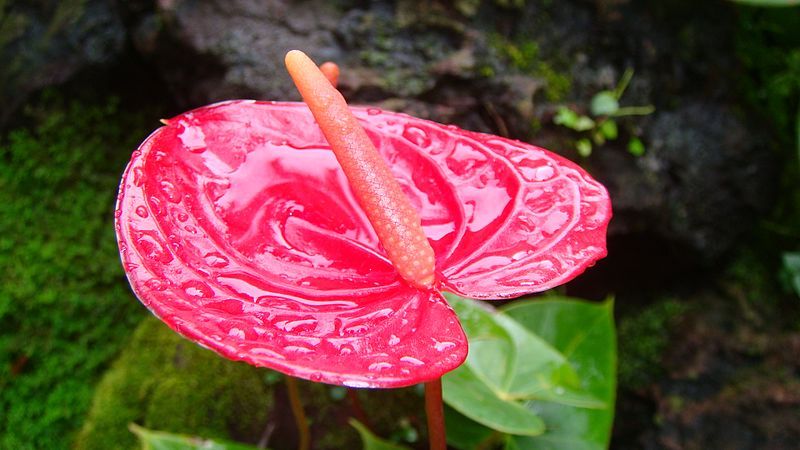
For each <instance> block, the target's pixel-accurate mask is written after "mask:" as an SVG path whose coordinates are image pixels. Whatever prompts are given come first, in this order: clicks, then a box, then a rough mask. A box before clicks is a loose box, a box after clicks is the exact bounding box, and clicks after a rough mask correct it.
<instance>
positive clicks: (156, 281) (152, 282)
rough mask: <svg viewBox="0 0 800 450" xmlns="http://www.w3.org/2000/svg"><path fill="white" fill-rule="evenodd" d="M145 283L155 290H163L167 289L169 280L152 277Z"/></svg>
mask: <svg viewBox="0 0 800 450" xmlns="http://www.w3.org/2000/svg"><path fill="white" fill-rule="evenodd" d="M144 285H145V286H147V287H148V288H150V289H152V290H154V291H163V290H166V289H167V282H166V281H164V280H162V279H160V278H150V279H149V280H147V281H145V282H144Z"/></svg>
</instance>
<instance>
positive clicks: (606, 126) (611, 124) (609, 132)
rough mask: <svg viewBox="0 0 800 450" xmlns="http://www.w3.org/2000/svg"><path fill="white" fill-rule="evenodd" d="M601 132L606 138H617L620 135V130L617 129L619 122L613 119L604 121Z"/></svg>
mask: <svg viewBox="0 0 800 450" xmlns="http://www.w3.org/2000/svg"><path fill="white" fill-rule="evenodd" d="M600 133H602V134H603V136H604V137H605V138H606V139H609V140H613V139H616V138H617V136H618V135H619V130H617V122H615V121H613V120H611V119H609V120H605V121H603V122H602V123H601V124H600Z"/></svg>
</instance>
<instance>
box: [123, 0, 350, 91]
mask: <svg viewBox="0 0 800 450" xmlns="http://www.w3.org/2000/svg"><path fill="white" fill-rule="evenodd" d="M338 17H340V14H339V13H337V12H336V11H335V10H333V9H331V8H330V6H329V5H328V4H326V3H324V2H316V3H315V4H314V5H313V6H310V5H308V4H307V3H302V4H298V3H294V2H286V1H277V0H264V1H258V0H236V1H208V2H194V1H184V0H170V1H167V0H163V1H160V2H158V8H157V10H156V11H154V12H151V13H150V14H146V15H143V16H141V18H140V19H139V21H138V24H137V25H135V26H134V33H133V36H134V44H135V45H136V47H137V49H138V50H139V51H140V52H141V53H142V54H143V55H144V56H145V57H146V58H148V59H149V60H150V61H152V62H153V63H154V64H155V66H156V67H157V69H158V70H159V72H160V73H161V74H162V77H163V79H164V80H165V82H166V83H167V84H168V85H169V86H170V88H171V90H172V91H173V92H175V95H176V96H177V97H178V98H177V100H178V101H179V103H180V104H182V105H183V106H184V107H189V106H198V105H200V104H204V103H208V102H212V101H218V100H223V99H230V98H263V99H285V98H294V97H297V94H295V93H294V92H292V91H293V87H292V84H291V80H290V79H289V76H288V75H287V74H286V70H285V69H284V67H283V56H284V55H285V54H286V51H287V50H289V49H292V48H304V49H308V50H309V52H310V53H311V56H312V57H314V58H317V59H319V60H320V61H322V60H327V59H334V60H338V59H339V56H340V53H339V47H338V45H337V44H336V42H335V38H334V34H333V30H334V28H335V26H336V23H337V19H338Z"/></svg>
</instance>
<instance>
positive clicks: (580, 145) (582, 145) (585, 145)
mask: <svg viewBox="0 0 800 450" xmlns="http://www.w3.org/2000/svg"><path fill="white" fill-rule="evenodd" d="M575 149H576V150H578V154H579V155H580V156H583V157H584V158H587V157H589V155H591V154H592V142H591V141H590V140H588V139H586V138H583V139H578V141H577V142H575Z"/></svg>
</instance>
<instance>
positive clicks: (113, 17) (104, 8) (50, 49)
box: [0, 0, 126, 125]
mask: <svg viewBox="0 0 800 450" xmlns="http://www.w3.org/2000/svg"><path fill="white" fill-rule="evenodd" d="M125 33H126V31H125V28H124V26H123V22H122V19H121V17H120V15H119V13H118V11H117V8H116V6H115V4H114V2H111V1H107V0H67V1H62V2H56V1H36V2H26V1H11V2H3V3H2V4H0V61H2V63H0V105H2V106H0V125H1V124H2V123H3V122H4V121H6V120H7V119H8V118H9V116H10V115H11V114H13V113H14V111H16V109H17V108H18V107H19V106H20V105H21V104H22V102H23V101H24V100H25V99H26V98H27V96H28V95H29V94H31V93H32V92H33V91H35V90H37V89H41V88H43V87H46V86H51V85H55V84H59V83H63V82H64V81H67V80H69V79H70V78H71V77H73V76H74V75H76V74H77V73H78V72H79V71H80V70H81V69H84V68H87V67H91V66H97V65H101V64H105V63H108V62H110V61H111V60H113V59H114V58H115V57H117V56H119V55H120V54H121V52H122V49H123V46H124V42H125Z"/></svg>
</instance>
